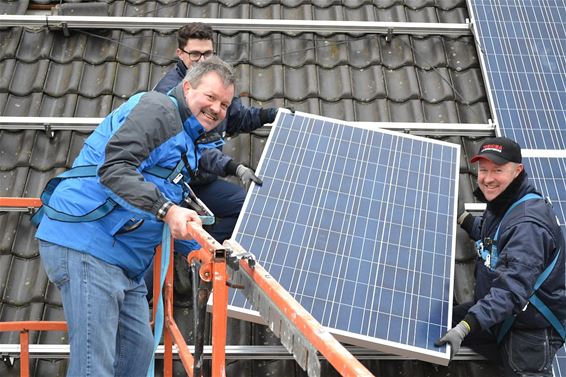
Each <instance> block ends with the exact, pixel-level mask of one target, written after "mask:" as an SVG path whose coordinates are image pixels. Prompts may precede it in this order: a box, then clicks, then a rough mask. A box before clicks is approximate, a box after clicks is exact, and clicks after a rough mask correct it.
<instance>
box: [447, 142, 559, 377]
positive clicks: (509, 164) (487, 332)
mask: <svg viewBox="0 0 566 377" xmlns="http://www.w3.org/2000/svg"><path fill="white" fill-rule="evenodd" d="M471 162H472V163H475V162H477V163H478V189H477V190H476V191H475V192H474V194H475V195H476V196H477V197H478V199H479V200H481V201H484V202H487V207H486V210H485V212H484V214H483V216H481V217H475V216H472V215H471V214H469V213H467V212H464V213H463V214H462V215H461V216H460V218H459V219H458V222H459V223H460V225H461V226H462V228H463V229H465V230H466V231H467V232H468V234H469V235H470V237H471V238H472V239H474V240H477V243H476V245H477V249H478V260H477V263H476V271H475V275H476V287H475V301H474V302H472V303H464V304H461V305H458V306H456V307H455V308H454V311H453V313H454V321H453V324H454V325H455V326H454V327H453V328H452V329H451V330H449V331H448V332H447V333H446V335H445V336H444V337H442V338H440V339H439V340H438V341H437V345H442V344H446V343H449V344H450V345H451V346H452V355H451V356H454V354H455V353H457V352H458V349H459V348H460V345H461V343H462V341H463V340H464V338H465V340H464V344H465V345H468V346H470V347H472V348H475V347H478V346H481V345H482V343H483V345H485V344H486V343H489V342H491V343H492V344H496V345H497V349H498V353H499V358H500V365H501V366H502V369H503V371H502V372H503V374H504V375H505V376H551V375H552V360H553V358H554V355H555V353H556V351H557V350H558V349H559V348H560V347H561V346H562V344H563V343H564V323H565V318H566V291H565V289H566V288H565V277H564V273H565V271H564V270H565V258H564V254H565V252H566V250H564V247H565V244H564V237H563V234H562V232H561V229H560V227H559V225H558V223H557V220H556V216H555V214H554V212H553V210H552V207H551V206H550V204H549V203H547V202H546V200H544V199H543V198H542V196H541V195H540V194H539V193H538V192H537V191H536V190H535V188H534V187H533V186H532V185H531V184H530V183H529V180H528V178H527V174H526V172H525V170H524V167H523V164H522V156H521V148H520V146H519V145H518V144H517V143H516V142H514V141H513V140H510V139H508V138H503V137H498V138H492V139H487V140H485V141H484V142H483V144H482V145H481V147H480V150H479V152H478V154H477V155H475V156H474V157H473V158H472V159H471Z"/></svg>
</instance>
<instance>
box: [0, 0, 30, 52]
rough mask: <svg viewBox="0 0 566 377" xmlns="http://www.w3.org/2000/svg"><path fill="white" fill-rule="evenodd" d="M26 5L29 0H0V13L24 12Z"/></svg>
mask: <svg viewBox="0 0 566 377" xmlns="http://www.w3.org/2000/svg"><path fill="white" fill-rule="evenodd" d="M28 5H29V0H19V1H2V2H0V14H24V13H25V12H26V10H27V8H28ZM0 39H1V38H0ZM0 48H1V47H0Z"/></svg>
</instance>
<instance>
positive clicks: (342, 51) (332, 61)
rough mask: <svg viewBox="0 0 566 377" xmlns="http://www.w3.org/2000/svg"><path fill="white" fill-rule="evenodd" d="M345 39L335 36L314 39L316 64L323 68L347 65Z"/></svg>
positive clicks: (342, 35) (340, 35) (341, 36)
mask: <svg viewBox="0 0 566 377" xmlns="http://www.w3.org/2000/svg"><path fill="white" fill-rule="evenodd" d="M347 43H348V42H347V37H346V36H345V35H344V34H336V35H332V36H330V37H322V36H318V37H315V48H316V50H315V53H316V59H317V63H318V64H320V65H321V66H322V67H324V68H332V67H336V66H338V65H347V64H348V45H347Z"/></svg>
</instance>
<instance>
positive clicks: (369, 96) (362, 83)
mask: <svg viewBox="0 0 566 377" xmlns="http://www.w3.org/2000/svg"><path fill="white" fill-rule="evenodd" d="M350 72H351V76H352V77H351V82H352V83H355V84H353V85H355V88H352V97H354V98H355V99H357V100H359V101H363V102H369V101H372V100H374V99H376V98H386V97H387V92H386V90H385V79H384V77H383V70H382V68H381V66H379V65H372V66H370V67H368V68H365V69H354V68H352V69H351V70H350Z"/></svg>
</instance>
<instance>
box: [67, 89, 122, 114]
mask: <svg viewBox="0 0 566 377" xmlns="http://www.w3.org/2000/svg"><path fill="white" fill-rule="evenodd" d="M113 102H114V96H112V95H103V96H99V97H96V98H87V97H82V96H79V97H78V99H77V108H76V110H75V114H80V116H83V117H95V118H96V117H105V116H106V115H108V114H109V113H110V112H111V111H112V109H115V108H116V107H118V106H115V105H114V103H113Z"/></svg>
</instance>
